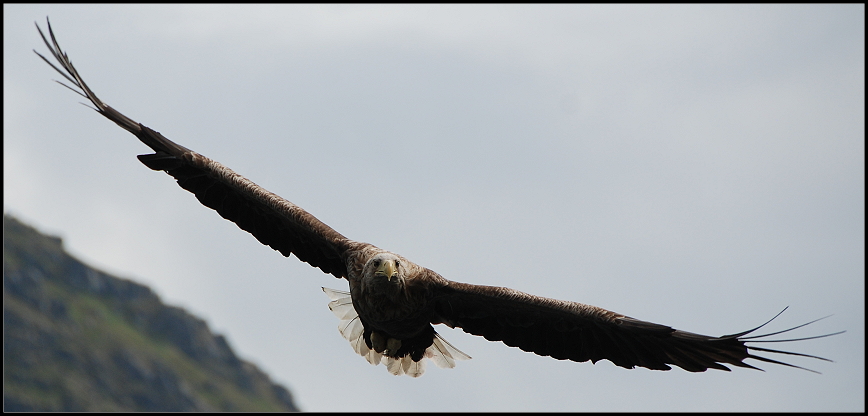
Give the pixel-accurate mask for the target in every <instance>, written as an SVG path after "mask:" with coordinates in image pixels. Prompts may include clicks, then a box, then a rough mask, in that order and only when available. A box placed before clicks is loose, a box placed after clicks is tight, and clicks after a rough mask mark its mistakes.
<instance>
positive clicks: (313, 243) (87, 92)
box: [34, 22, 353, 278]
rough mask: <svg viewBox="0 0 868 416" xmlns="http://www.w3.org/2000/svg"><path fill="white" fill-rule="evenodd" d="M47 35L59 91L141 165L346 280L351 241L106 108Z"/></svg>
mask: <svg viewBox="0 0 868 416" xmlns="http://www.w3.org/2000/svg"><path fill="white" fill-rule="evenodd" d="M36 28H37V29H39V26H38V25H37V26H36ZM48 33H49V36H50V38H51V42H49V40H48V39H47V38H46V37H45V35H44V34H43V33H42V29H39V34H40V35H41V36H42V39H43V41H45V45H46V46H48V49H49V50H50V51H51V53H52V55H53V56H54V58H55V59H56V60H57V62H58V63H59V64H60V66H61V67H62V68H63V69H62V70H61V69H60V68H58V67H56V66H54V64H52V63H51V62H50V61H49V60H48V59H46V58H45V57H44V56H42V55H40V54H39V52H36V51H34V52H36V54H37V55H39V56H40V57H41V58H42V59H43V60H45V62H47V63H48V64H49V65H51V66H52V67H53V68H54V69H55V70H56V71H57V72H58V73H60V74H61V75H63V76H64V78H66V79H67V80H68V81H69V82H71V83H72V84H73V85H74V86H75V87H77V88H78V90H76V89H75V88H72V87H70V86H68V85H65V84H63V85H65V86H66V87H67V88H69V89H71V90H73V91H76V92H77V93H78V94H79V95H82V96H83V97H85V98H87V99H88V100H90V102H91V103H93V105H94V106H96V111H97V112H99V113H100V114H102V115H103V116H105V117H106V118H108V119H109V120H111V121H113V122H114V123H116V124H117V125H118V126H120V127H122V128H124V129H125V130H127V131H129V132H130V133H133V134H134V135H135V136H136V137H138V139H139V140H141V141H142V143H144V144H146V145H147V146H148V147H150V148H151V149H153V150H154V152H155V153H153V154H147V155H140V156H139V160H140V161H141V162H142V163H144V164H145V165H146V166H147V167H149V168H151V169H153V170H161V171H165V172H166V173H168V174H169V175H172V176H173V177H174V178H175V179H176V180H177V181H178V185H180V186H181V187H182V188H184V189H186V190H188V191H190V192H192V193H193V194H195V195H196V198H197V199H198V200H199V202H201V203H202V205H205V206H206V207H208V208H211V209H213V210H215V211H217V212H218V213H219V214H220V215H221V216H222V217H223V218H225V219H227V220H229V221H232V222H234V223H235V224H236V225H238V227H239V228H241V229H242V230H244V231H247V232H249V233H250V234H253V236H254V237H256V239H257V240H259V242H261V243H262V244H265V245H268V246H270V247H271V248H273V249H275V250H277V251H279V252H280V253H281V254H283V255H284V256H287V257H288V256H289V255H290V254H295V255H296V257H298V258H299V259H300V260H302V261H304V262H306V263H309V264H310V265H311V266H314V267H318V268H320V269H321V270H322V271H323V272H325V273H329V274H332V275H334V276H335V277H338V278H342V277H346V275H347V271H346V266H345V262H344V259H343V254H344V252H345V251H346V250H347V249H348V247H350V246H351V245H352V244H353V243H352V242H351V241H349V240H347V238H346V237H344V236H343V235H341V234H340V233H338V232H337V231H335V230H334V229H332V228H331V227H329V226H328V225H326V224H325V223H323V222H322V221H320V220H318V219H317V218H316V217H314V216H313V215H311V214H310V213H308V212H307V211H305V210H303V209H302V208H300V207H298V206H297V205H295V204H293V203H291V202H289V201H287V200H285V199H283V198H281V197H280V196H278V195H275V194H273V193H271V192H268V191H267V190H265V189H263V188H261V187H259V186H257V185H256V184H255V183H253V182H251V181H250V180H247V179H245V178H244V177H242V176H241V175H238V174H236V173H235V172H233V171H232V170H231V169H229V168H227V167H225V166H223V165H221V164H220V163H218V162H216V161H214V160H211V159H209V158H207V157H205V156H202V155H200V154H198V153H196V152H194V151H192V150H190V149H187V148H186V147H184V146H181V145H179V144H177V143H175V142H173V141H171V140H169V139H167V138H165V137H164V136H163V135H162V134H160V133H159V132H157V131H155V130H152V129H150V128H148V127H146V126H144V125H142V124H140V123H138V122H136V121H134V120H132V119H131V118H129V117H127V116H125V115H123V114H121V113H120V112H118V111H116V110H115V109H113V108H111V107H109V106H108V105H107V104H105V103H104V102H103V101H102V100H100V99H99V98H98V97H97V96H96V94H94V93H93V91H91V89H90V88H89V87H88V86H87V84H86V83H85V82H84V80H83V79H82V78H81V76H80V75H79V74H78V71H76V69H75V67H74V66H73V65H72V62H71V61H70V60H69V58H68V57H67V56H66V54H65V53H63V52H62V50H61V49H60V45H59V44H58V43H57V39H55V37H54V32H53V31H52V30H51V23H50V22H49V23H48ZM61 84H62V83H61Z"/></svg>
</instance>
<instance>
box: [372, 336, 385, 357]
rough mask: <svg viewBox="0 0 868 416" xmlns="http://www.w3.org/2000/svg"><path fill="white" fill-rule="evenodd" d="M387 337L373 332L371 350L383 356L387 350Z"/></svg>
mask: <svg viewBox="0 0 868 416" xmlns="http://www.w3.org/2000/svg"><path fill="white" fill-rule="evenodd" d="M386 339H387V338H386V337H385V336H383V334H381V333H379V332H375V331H371V348H373V349H374V351H376V352H378V353H380V354H382V353H383V351H385V350H386Z"/></svg>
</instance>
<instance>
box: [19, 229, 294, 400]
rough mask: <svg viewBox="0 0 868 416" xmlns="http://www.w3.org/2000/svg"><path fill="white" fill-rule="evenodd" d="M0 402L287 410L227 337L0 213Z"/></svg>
mask: <svg viewBox="0 0 868 416" xmlns="http://www.w3.org/2000/svg"><path fill="white" fill-rule="evenodd" d="M3 407H4V410H5V411H163V412H176V411H296V410H298V409H297V408H296V406H295V405H294V404H293V401H292V396H291V395H290V393H289V391H288V390H286V389H285V388H284V387H282V386H279V385H277V384H274V383H273V382H271V380H270V379H269V378H268V376H267V375H265V373H263V372H262V371H260V370H259V369H258V368H256V367H255V366H254V365H253V364H250V363H248V362H245V361H244V360H241V359H239V358H238V357H237V356H236V355H235V353H234V352H233V351H232V349H231V348H230V347H229V345H228V344H227V342H226V339H225V338H224V337H223V336H221V335H214V334H212V333H211V331H210V330H209V329H208V326H207V324H206V323H205V322H204V321H203V320H201V319H199V318H197V317H195V316H193V315H190V314H189V313H187V312H186V311H184V310H183V309H181V308H177V307H172V306H167V305H164V304H163V303H162V302H161V301H160V299H159V298H158V297H157V295H155V294H154V293H153V292H152V291H151V290H150V289H149V288H148V287H146V286H143V285H140V284H138V283H134V282H132V281H129V280H125V279H121V278H117V277H113V276H110V275H108V274H105V273H103V272H100V271H99V270H95V269H93V268H91V267H88V266H87V265H85V264H83V263H81V262H80V261H78V260H76V259H75V258H73V257H71V256H70V255H69V254H67V253H66V252H65V251H64V250H63V245H62V242H61V240H60V239H59V238H56V237H50V236H45V235H42V234H40V233H39V232H37V231H36V230H34V229H33V228H31V227H28V226H27V225H24V224H22V223H20V222H19V221H17V220H16V219H14V218H12V217H9V216H6V215H4V217H3Z"/></svg>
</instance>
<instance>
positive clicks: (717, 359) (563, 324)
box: [434, 281, 843, 372]
mask: <svg viewBox="0 0 868 416" xmlns="http://www.w3.org/2000/svg"><path fill="white" fill-rule="evenodd" d="M434 308H435V316H436V319H435V320H436V321H438V322H437V323H441V322H442V323H444V324H446V325H449V326H452V327H460V328H461V329H463V330H464V331H465V332H468V333H471V334H473V335H479V336H483V337H485V339H487V340H489V341H503V343H504V344H506V345H509V346H511V347H518V348H521V349H522V350H524V351H528V352H533V353H535V354H538V355H543V356H551V357H554V358H557V359H559V360H572V361H578V362H584V361H588V360H591V361H592V362H597V361H599V360H609V361H611V362H613V363H615V364H616V365H618V366H621V367H624V368H634V367H645V368H650V369H653V370H669V369H670V368H671V367H670V365H675V366H678V367H681V368H683V369H685V370H687V371H705V370H707V369H709V368H714V369H718V370H726V371H729V368H727V367H726V366H725V365H723V364H732V365H735V366H739V367H749V368H756V367H754V366H752V365H750V364H747V363H745V362H744V360H745V359H748V358H752V359H755V360H759V361H765V362H769V363H775V364H781V365H786V366H790V367H797V368H802V369H805V370H808V371H812V372H815V371H813V370H809V369H806V368H803V367H799V366H796V365H792V364H787V363H784V362H780V361H776V360H773V359H770V358H766V357H761V356H757V355H754V354H752V353H751V351H759V352H768V353H778V354H789V355H798V356H802V357H810V358H816V359H820V360H824V361H830V360H827V359H825V358H821V357H816V356H813V355H807V354H801V353H794V352H786V351H778V350H772V349H766V348H759V347H752V346H747V345H745V343H746V342H788V341H798V340H802V339H814V338H822V337H828V336H832V335H837V334H840V333H841V332H836V333H834V334H826V335H819V336H813V337H806V338H800V339H788V340H759V339H758V338H764V337H767V336H770V335H776V334H780V333H783V332H788V331H791V330H793V329H796V328H800V327H802V326H805V325H808V324H810V323H813V322H816V321H812V322H809V323H807V324H803V325H799V326H797V327H794V328H790V329H787V330H784V331H778V332H775V333H771V334H765V335H755V336H748V335H749V334H751V333H753V332H754V331H756V330H758V329H759V328H761V327H762V326H764V325H765V324H763V325H760V326H759V327H756V328H754V329H751V330H749V331H744V332H740V333H737V334H732V335H725V336H722V337H710V336H706V335H699V334H694V333H690V332H685V331H680V330H676V329H673V328H670V327H668V326H666V325H659V324H655V323H651V322H645V321H640V320H638V319H634V318H631V317H628V316H624V315H621V314H619V313H615V312H612V311H608V310H605V309H603V308H598V307H596V306H591V305H585V304H581V303H577V302H568V301H562V300H556V299H549V298H544V297H541V296H534V295H530V294H527V293H524V292H519V291H517V290H513V289H508V288H504V287H494V286H481V285H471V284H466V283H458V282H451V281H450V282H449V284H448V285H445V286H442V287H440V288H439V289H438V290H437V294H436V295H435V306H434ZM781 313H783V311H781ZM778 315H780V314H778ZM775 317H777V316H775ZM772 319H774V318H772ZM769 322H771V320H769ZM767 323H768V322H766V324H767ZM842 332H843V331H842Z"/></svg>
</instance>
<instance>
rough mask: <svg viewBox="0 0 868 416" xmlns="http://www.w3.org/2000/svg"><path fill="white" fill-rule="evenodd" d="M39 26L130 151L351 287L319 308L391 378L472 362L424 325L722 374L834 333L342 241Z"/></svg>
mask: <svg viewBox="0 0 868 416" xmlns="http://www.w3.org/2000/svg"><path fill="white" fill-rule="evenodd" d="M37 29H38V30H39V34H40V36H42V39H43V41H44V42H45V45H46V46H47V47H48V49H49V50H50V51H51V54H52V55H53V56H54V58H55V59H56V60H57V62H58V63H59V65H60V67H61V68H62V69H60V68H58V67H57V66H55V65H54V64H52V63H51V61H49V60H48V59H46V58H45V57H44V56H42V55H41V54H39V53H38V52H36V51H34V52H36V54H37V55H39V56H40V57H41V58H42V59H43V60H45V62H47V63H48V64H49V65H51V66H52V67H53V68H54V69H55V70H56V71H57V72H59V73H60V74H61V75H63V76H64V77H65V78H66V79H67V80H68V81H69V82H71V83H72V85H74V86H75V87H77V88H78V89H77V90H76V89H75V88H72V87H70V86H68V85H66V84H63V83H61V84H62V85H64V86H66V87H67V88H70V89H71V90H73V91H75V92H76V93H78V94H79V95H82V96H83V97H85V98H87V99H88V100H89V101H90V102H91V103H93V105H94V106H95V107H96V108H95V110H96V111H97V112H99V113H100V114H102V115H103V116H105V117H106V118H108V119H109V120H111V121H113V122H114V123H116V124H117V125H118V126H120V127H122V128H124V129H125V130H127V131H129V132H130V133H132V134H134V135H135V136H136V137H138V139H139V140H141V141H142V143H144V144H146V145H147V146H148V147H150V148H151V149H153V151H154V153H152V154H145V155H139V156H138V158H139V160H140V161H141V162H142V163H143V164H145V166H147V167H149V168H151V169H153V170H157V171H164V172H166V173H168V174H169V175H171V176H172V177H174V178H175V179H176V180H177V182H178V185H180V186H181V187H182V188H184V189H186V190H188V191H190V192H192V193H193V194H195V195H196V198H197V199H199V202H201V203H202V204H203V205H205V206H206V207H208V208H211V209H213V210H215V211H217V213H219V214H220V215H221V216H222V217H223V218H225V219H227V220H229V221H232V222H234V223H235V224H236V225H238V227H239V228H241V229H242V230H244V231H247V232H249V233H250V234H253V236H254V237H256V239H257V240H259V242H261V243H262V244H265V245H267V246H270V247H271V248H273V249H274V250H277V251H279V252H280V253H281V254H283V255H284V256H286V257H289V255H290V254H295V256H296V257H298V259H299V260H301V261H303V262H305V263H308V264H310V265H311V266H313V267H317V268H319V269H320V270H322V271H323V272H324V273H327V274H331V275H333V276H335V277H337V278H343V279H346V280H347V282H349V289H350V291H349V292H343V291H338V290H332V289H326V288H323V290H324V291H325V292H326V294H327V295H328V296H329V297H330V298H331V300H332V301H331V302H330V303H329V308H330V309H331V310H332V311H333V312H334V313H335V314H336V315H337V316H338V318H340V319H341V323H340V326H339V330H340V332H341V334H342V335H343V336H344V337H345V338H346V339H348V340H349V341H350V343H351V344H352V347H353V349H354V350H355V351H356V352H357V353H358V354H360V355H362V356H364V357H365V359H367V360H368V362H370V363H371V364H374V365H377V364H379V363H380V362H383V363H384V364H385V366H386V368H387V369H388V371H389V372H390V373H392V374H395V375H399V374H406V375H410V376H412V377H418V376H420V375H421V374H422V373H423V372H424V364H425V361H424V360H423V358H428V359H430V360H432V361H434V363H435V364H436V365H438V366H440V367H444V368H452V367H454V366H455V360H457V359H458V360H460V359H468V358H470V357H469V356H467V355H466V354H464V353H463V352H461V351H459V350H458V349H456V348H455V347H453V346H452V345H450V344H449V343H448V342H446V341H445V340H444V339H443V338H442V337H440V335H438V333H437V332H436V331H435V330H434V327H433V326H432V325H434V324H445V325H447V326H449V327H452V328H456V327H458V328H461V329H462V330H464V331H465V332H468V333H470V334H473V335H479V336H483V337H485V339H487V340H490V341H502V342H503V343H504V344H506V345H508V346H510V347H518V348H521V349H522V350H524V351H528V352H533V353H534V354H537V355H541V356H551V357H553V358H556V359H559V360H572V361H577V362H584V361H588V360H591V362H594V363H596V362H597V361H599V360H604V359H605V360H609V361H611V362H613V363H614V364H616V365H618V366H621V367H624V368H628V369H630V368H634V367H637V366H638V367H645V368H649V369H652V370H669V369H670V368H671V367H670V366H671V365H675V366H678V367H681V368H682V369H684V370H687V371H692V372H701V371H705V370H706V369H709V368H713V369H718V370H726V371H729V368H728V367H726V366H725V365H724V364H731V365H735V366H738V367H748V368H755V369H756V367H753V366H752V365H750V364H747V363H745V362H744V360H745V359H748V358H752V359H755V360H759V361H765V362H768V363H774V364H781V365H786V366H790V367H796V368H802V367H798V366H795V365H792V364H787V363H784V362H780V361H777V360H773V359H770V358H767V357H762V356H758V355H755V354H754V352H764V353H778V354H789V355H796V356H802V357H810V358H816V359H820V360H825V361H829V360H826V359H825V358H821V357H816V356H812V355H807V354H801V353H795V352H786V351H779V350H773V349H766V348H760V347H754V346H747V345H746V343H749V342H752V343H756V342H788V341H797V340H803V339H813V338H821V337H825V336H830V335H836V334H838V333H835V334H826V335H820V336H814V337H807V338H800V339H787V340H766V339H762V338H765V337H768V336H770V335H776V334H780V333H783V332H788V331H791V330H794V329H796V328H800V327H802V326H805V325H808V324H810V323H812V322H816V321H812V322H809V323H808V324H803V325H799V326H797V327H794V328H790V329H787V330H784V331H778V332H775V333H770V334H764V335H751V336H749V334H752V333H753V332H754V331H756V330H757V329H759V328H761V327H762V326H764V325H765V324H763V325H760V326H759V327H757V328H754V329H751V330H748V331H744V332H739V333H737V334H732V335H725V336H721V337H712V336H706V335H699V334H694V333H691V332H686V331H681V330H677V329H673V328H670V327H668V326H666V325H660V324H655V323H651V322H645V321H641V320H638V319H635V318H631V317H629V316H625V315H622V314H619V313H616V312H612V311H608V310H606V309H602V308H598V307H596V306H591V305H585V304H582V303H578V302H569V301H562V300H555V299H549V298H544V297H540V296H534V295H530V294H527V293H523V292H519V291H517V290H513V289H508V288H504V287H494V286H480V285H472V284H467V283H459V282H454V281H451V280H447V279H445V278H443V277H442V276H440V275H439V274H437V273H436V272H434V271H433V270H430V269H427V268H425V267H422V266H420V265H417V264H415V263H413V262H412V261H410V260H408V259H407V258H405V257H403V256H401V255H400V254H397V253H393V252H390V251H387V250H383V249H381V248H379V247H376V246H374V245H372V244H368V243H363V242H359V241H354V240H350V239H348V238H346V237H344V236H343V235H341V233H339V232H337V231H335V230H334V229H332V228H331V227H329V226H328V225H326V224H325V223H323V222H322V221H320V220H319V219H317V218H316V217H314V216H313V215H311V214H310V213H308V212H307V211H305V210H304V209H302V208H300V207H299V206H297V205H295V204H293V203H292V202H289V201H287V200H285V199H283V198H281V197H280V196H277V195H275V194H273V193H271V192H269V191H267V190H265V189H263V188H261V187H259V186H258V185H256V184H255V183H253V182H251V181H250V180H248V179H246V178H244V177H243V176H241V175H239V174H237V173H235V172H233V171H232V170H230V169H229V168H227V167H225V166H223V165H221V164H220V163H218V162H216V161H214V160H211V159H209V158H207V157H205V156H203V155H201V154H199V153H196V152H194V151H192V150H190V149H187V148H186V147H184V146H181V145H179V144H176V143H175V142H172V141H171V140H169V139H167V138H165V137H163V135H162V134H160V133H159V132H157V131H155V130H152V129H150V128H148V127H146V126H144V125H142V124H140V123H138V122H136V121H134V120H132V119H130V118H129V117H127V116H125V115H123V114H121V113H120V112H118V111H117V110H115V109H113V108H111V107H109V106H108V105H106V104H105V103H104V102H103V101H102V100H100V99H99V98H97V96H96V94H94V93H93V91H91V89H90V88H89V87H88V86H87V84H85V82H84V80H83V79H82V78H81V76H80V75H79V74H78V71H76V70H75V67H73V65H72V62H70V60H69V58H68V57H67V55H66V54H65V53H64V52H62V50H61V48H60V46H59V45H58V43H57V40H56V39H55V36H54V33H53V31H52V30H51V24H50V22H49V24H48V31H49V36H50V38H51V41H50V42H49V40H48V39H47V38H46V37H45V35H44V33H43V32H42V30H41V29H40V28H39V25H37ZM782 312H783V311H781V313H782ZM778 315H780V313H779V314H778ZM778 315H776V316H775V317H777V316H778ZM772 319H774V318H772ZM769 322H771V320H769ZM767 323H768V322H766V324H767ZM842 332H843V331H842ZM839 333H840V332H839ZM808 371H813V370H808Z"/></svg>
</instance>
